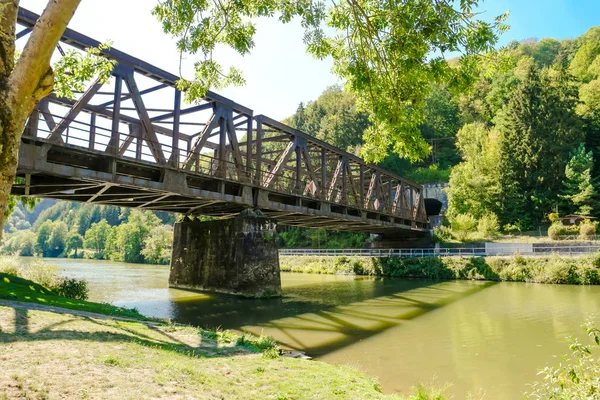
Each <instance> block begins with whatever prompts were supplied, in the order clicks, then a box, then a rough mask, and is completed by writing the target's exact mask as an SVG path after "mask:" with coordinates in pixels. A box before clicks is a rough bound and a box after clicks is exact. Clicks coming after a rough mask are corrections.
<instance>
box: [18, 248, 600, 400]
mask: <svg viewBox="0 0 600 400" xmlns="http://www.w3.org/2000/svg"><path fill="white" fill-rule="evenodd" d="M24 260H26V259H24ZM46 261H47V262H49V263H51V264H56V265H59V266H60V267H61V269H62V271H63V274H64V275H67V276H71V277H77V278H83V279H86V280H87V281H88V283H89V288H90V300H91V301H102V302H109V303H112V304H114V305H118V306H123V307H136V308H137V309H138V310H139V311H140V312H141V313H142V314H145V315H148V316H153V317H159V318H171V319H172V320H174V321H177V322H181V323H188V324H193V325H199V326H203V327H218V326H220V327H222V328H224V329H234V330H248V331H251V332H253V333H255V334H260V333H261V332H264V333H265V334H267V335H271V336H273V337H275V338H276V339H277V340H278V341H279V342H281V343H282V344H283V345H285V346H286V347H291V348H294V349H299V350H304V351H306V352H307V353H308V354H309V355H311V356H314V357H316V358H318V359H320V360H322V361H326V362H329V363H336V364H349V365H352V366H356V367H358V368H359V369H361V370H362V371H363V372H365V373H367V374H369V375H372V376H377V377H378V378H379V381H380V383H381V385H382V387H383V390H384V391H385V392H386V393H400V394H408V392H409V389H410V387H411V386H413V385H415V384H417V383H418V382H432V381H434V382H435V384H436V385H438V386H441V385H443V384H445V383H451V387H450V388H449V390H448V393H449V394H453V395H454V396H455V398H456V399H462V398H465V397H466V395H467V394H468V393H472V394H474V395H476V396H475V397H474V398H479V395H480V394H482V393H485V398H486V399H516V398H521V395H522V393H523V392H525V391H527V390H528V386H527V383H529V382H532V381H534V380H536V378H537V376H536V373H537V371H538V370H539V369H540V368H542V367H544V366H546V365H555V364H558V362H560V360H561V359H560V356H561V355H562V354H565V353H566V352H567V351H568V346H567V344H566V342H565V337H566V336H568V335H575V336H580V337H582V338H583V337H584V336H585V335H584V333H583V331H582V330H581V328H580V325H581V324H582V323H583V322H584V321H585V319H586V317H587V316H588V315H590V314H591V313H594V312H597V311H598V310H599V309H600V287H598V286H592V287H585V286H567V285H564V286H560V285H540V284H525V283H491V282H471V281H447V282H432V281H417V280H402V279H382V278H367V277H349V276H331V275H309V274H292V273H282V274H281V278H282V284H283V293H284V296H283V298H280V299H268V300H265V299H241V298H238V297H233V296H228V295H216V294H205V293H196V292H190V291H184V290H176V289H169V288H168V287H167V280H168V275H169V269H168V267H166V266H154V265H139V264H125V263H117V262H107V261H91V260H69V259H49V260H46Z"/></svg>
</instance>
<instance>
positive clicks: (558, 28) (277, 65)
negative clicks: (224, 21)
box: [21, 0, 600, 119]
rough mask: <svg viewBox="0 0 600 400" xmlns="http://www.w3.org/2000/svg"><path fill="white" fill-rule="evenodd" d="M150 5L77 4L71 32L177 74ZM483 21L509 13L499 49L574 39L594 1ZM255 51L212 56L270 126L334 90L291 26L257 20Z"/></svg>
mask: <svg viewBox="0 0 600 400" xmlns="http://www.w3.org/2000/svg"><path fill="white" fill-rule="evenodd" d="M45 4H47V0H21V5H22V6H23V7H25V8H28V9H30V10H32V11H35V12H38V13H39V12H41V11H42V10H43V8H44V6H45ZM154 4H156V2H155V1H154V0H101V1H100V0H83V1H82V3H81V5H80V7H79V9H78V11H77V13H76V14H75V16H74V18H73V20H72V22H71V25H70V27H71V28H73V29H75V30H78V31H80V32H81V33H84V34H86V35H88V36H91V37H93V38H95V39H98V40H101V41H106V40H111V41H112V42H113V46H114V47H115V48H118V49H119V50H122V51H125V52H128V53H130V54H132V55H134V56H136V57H139V58H141V59H143V60H145V61H148V62H151V63H153V64H155V65H157V66H159V67H161V68H164V69H166V70H168V71H170V72H173V73H177V71H178V67H179V57H178V54H177V52H176V51H175V48H174V41H173V40H171V39H170V38H169V37H167V36H166V35H164V34H163V33H162V31H161V28H160V25H159V24H158V22H157V21H156V20H155V18H154V17H153V16H152V15H151V14H150V10H151V9H152V7H153V5H154ZM481 10H486V11H485V14H484V15H483V18H484V19H490V18H491V17H492V16H494V15H498V14H501V13H503V12H504V11H506V10H510V11H511V16H510V18H509V20H508V24H509V25H510V26H511V30H510V31H509V32H507V33H506V34H505V35H504V36H503V38H502V41H501V42H502V44H505V43H507V42H509V41H511V40H522V39H527V38H531V37H537V38H543V37H553V38H557V39H565V38H574V37H577V36H579V35H581V34H582V33H584V32H585V31H587V30H588V29H589V28H590V27H592V26H595V25H600V0H545V1H544V0H487V1H485V2H484V3H483V4H482V6H481ZM257 29H258V32H257V34H256V37H255V42H256V47H255V48H254V49H253V51H252V54H251V55H250V56H247V57H244V58H242V57H240V56H238V55H237V54H235V53H234V52H232V51H229V50H226V49H222V50H220V51H218V52H216V57H217V59H218V60H219V61H220V62H221V63H222V64H224V65H225V66H228V65H235V66H237V67H239V68H241V69H242V70H243V72H244V77H245V78H246V81H247V84H246V85H245V86H243V87H239V88H228V89H225V90H222V91H220V93H221V94H223V95H225V96H228V97H230V98H232V99H234V100H235V101H237V102H238V103H240V104H243V105H245V106H247V107H250V108H252V109H253V110H254V111H255V114H265V115H268V116H270V117H272V118H275V119H283V118H285V117H287V116H289V115H291V114H292V113H293V112H294V111H295V110H296V108H297V106H298V103H300V102H301V101H303V102H307V101H310V100H314V99H316V98H317V97H318V96H319V94H320V93H321V92H322V91H323V90H324V89H325V88H326V87H327V86H329V85H332V84H335V83H337V82H338V79H337V78H336V77H335V76H334V75H332V74H331V72H330V70H331V61H327V60H325V61H318V60H314V59H313V58H312V57H311V56H309V55H307V54H306V52H305V50H304V46H303V43H302V34H303V32H302V29H301V27H300V25H299V24H298V23H297V22H293V23H290V24H287V25H282V24H279V23H278V22H277V21H276V20H261V21H259V22H258V26H257ZM192 66H193V58H190V59H188V60H186V61H185V62H184V68H183V72H184V76H186V75H187V76H189V74H190V73H191V71H192Z"/></svg>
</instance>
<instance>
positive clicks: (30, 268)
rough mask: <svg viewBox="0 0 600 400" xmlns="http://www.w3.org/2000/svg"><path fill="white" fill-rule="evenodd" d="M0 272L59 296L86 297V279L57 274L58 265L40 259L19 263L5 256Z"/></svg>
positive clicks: (83, 298) (0, 262)
mask: <svg viewBox="0 0 600 400" xmlns="http://www.w3.org/2000/svg"><path fill="white" fill-rule="evenodd" d="M0 272H3V273H5V274H9V275H13V276H17V277H19V278H23V279H28V280H30V281H33V282H35V283H37V284H38V285H41V286H44V287H45V288H46V289H49V290H51V291H53V292H55V293H56V294H57V295H59V296H63V297H67V298H70V299H75V300H87V297H88V287H87V282H86V281H84V280H81V279H75V278H66V277H62V276H60V275H59V274H58V266H56V265H48V264H46V263H44V262H42V261H36V262H33V263H31V264H29V265H21V264H19V263H18V261H17V260H15V259H10V258H5V259H2V260H1V261H0Z"/></svg>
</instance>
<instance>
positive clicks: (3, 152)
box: [0, 0, 81, 232]
mask: <svg viewBox="0 0 600 400" xmlns="http://www.w3.org/2000/svg"><path fill="white" fill-rule="evenodd" d="M80 1H81V0H60V1H50V2H48V6H47V7H46V9H45V10H44V12H43V13H42V15H41V17H40V19H39V20H38V21H37V23H36V25H35V27H34V29H33V31H32V32H31V36H30V37H29V40H28V41H27V44H26V45H25V48H24V49H23V52H22V54H21V55H20V57H19V59H18V61H17V63H16V65H15V27H16V19H17V11H18V5H19V2H18V1H17V0H0V22H1V23H0V50H1V51H0V225H3V224H4V218H5V214H6V211H7V208H8V203H9V198H10V191H11V188H12V184H13V182H14V180H15V175H16V172H17V164H18V152H19V145H20V143H21V135H22V133H23V129H24V127H25V121H26V120H27V118H28V117H29V114H31V112H32V111H33V108H34V107H35V106H36V105H37V103H38V102H39V101H40V100H41V99H42V98H43V97H45V96H46V95H48V94H50V93H51V92H52V87H53V78H54V77H53V72H52V69H51V68H50V59H51V57H52V54H53V53H54V49H55V48H56V44H57V43H58V40H59V39H60V37H61V35H62V34H63V32H64V30H65V28H66V26H67V24H68V23H69V21H70V20H71V17H72V16H73V13H74V12H75V10H76V9H77V6H78V5H79V2H80ZM0 232H1V231H0Z"/></svg>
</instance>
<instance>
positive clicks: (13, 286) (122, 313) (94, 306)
mask: <svg viewBox="0 0 600 400" xmlns="http://www.w3.org/2000/svg"><path fill="white" fill-rule="evenodd" d="M0 299H5V300H13V301H24V302H28V303H37V304H43V305H47V306H53V307H62V308H68V309H71V310H79V311H85V312H92V313H98V314H104V315H110V316H115V317H124V318H133V319H140V320H149V318H147V317H144V316H143V315H141V314H140V313H139V312H138V311H137V310H135V309H128V308H121V307H115V306H111V305H110V304H104V303H92V302H89V301H84V300H75V299H68V298H66V297H62V296H59V295H58V294H57V293H56V292H54V291H52V290H49V289H47V288H45V287H44V286H41V285H38V284H37V283H34V282H32V281H30V280H27V279H23V278H19V277H17V276H14V275H10V274H5V273H2V272H0Z"/></svg>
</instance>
